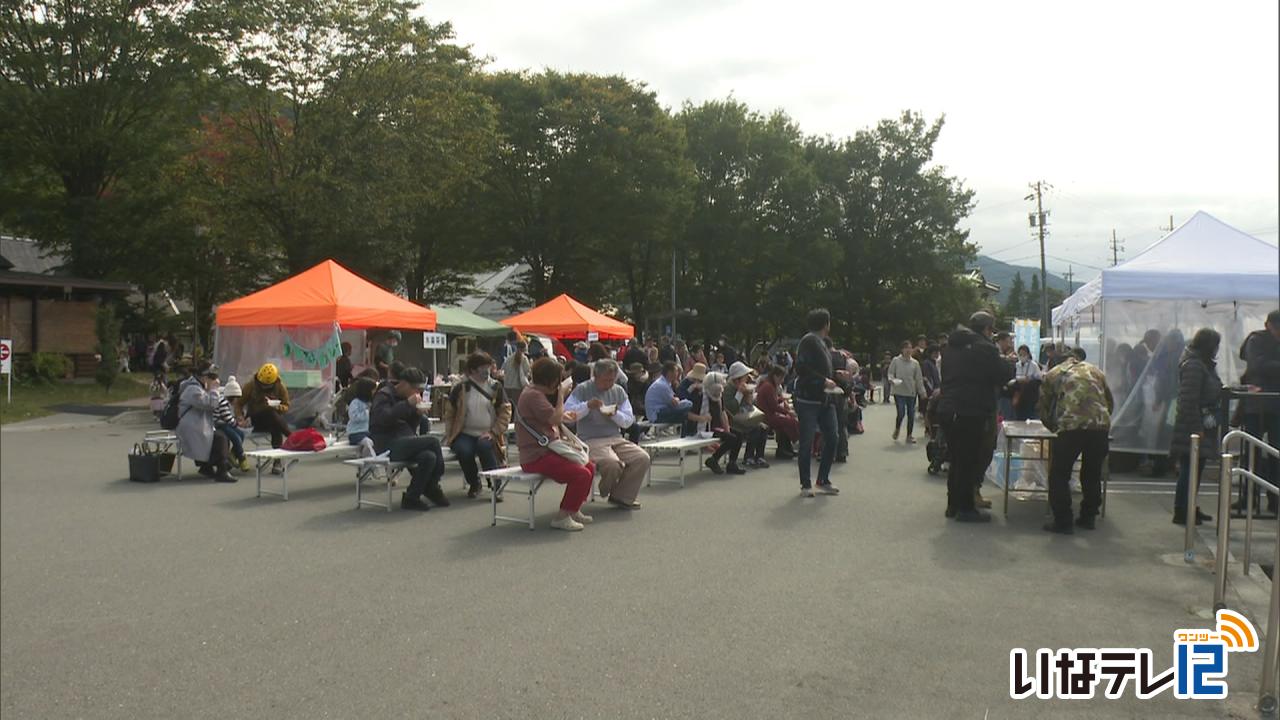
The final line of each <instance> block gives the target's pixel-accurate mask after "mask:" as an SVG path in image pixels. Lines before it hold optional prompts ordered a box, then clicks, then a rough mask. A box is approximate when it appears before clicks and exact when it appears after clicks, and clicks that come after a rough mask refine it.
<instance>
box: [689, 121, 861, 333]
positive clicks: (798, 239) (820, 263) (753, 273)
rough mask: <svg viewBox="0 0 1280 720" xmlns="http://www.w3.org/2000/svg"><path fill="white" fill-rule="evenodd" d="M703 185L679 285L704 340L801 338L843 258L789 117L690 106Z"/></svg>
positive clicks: (827, 206)
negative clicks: (810, 309) (801, 326)
mask: <svg viewBox="0 0 1280 720" xmlns="http://www.w3.org/2000/svg"><path fill="white" fill-rule="evenodd" d="M678 120H679V121H680V122H681V123H682V124H683V125H684V128H685V134H686V136H687V138H688V145H689V156H690V158H691V159H692V160H693V165H694V172H695V178H696V179H695V184H694V190H693V211H692V215H691V216H690V220H689V223H688V225H687V228H686V231H685V235H684V242H683V248H684V253H685V255H686V258H685V259H686V269H685V271H684V272H683V273H682V274H681V276H680V277H679V278H678V282H677V284H678V287H679V288H682V289H684V292H685V293H686V295H687V296H688V297H689V299H690V300H689V302H690V304H691V305H692V306H693V307H696V308H697V309H698V317H697V318H696V320H695V321H694V323H693V325H694V327H695V328H696V329H697V330H698V331H701V332H702V333H703V336H704V337H716V336H719V335H721V334H725V335H728V336H730V337H732V338H735V339H736V340H739V341H744V348H743V349H744V350H745V349H747V348H749V347H751V345H752V344H753V343H754V342H755V341H757V340H772V339H776V338H778V337H781V336H787V335H792V334H794V333H795V332H796V331H797V330H798V328H797V327H796V325H797V323H796V318H797V317H801V316H802V315H803V312H804V311H805V309H806V306H807V305H810V304H814V303H815V300H818V301H819V302H820V301H821V300H820V298H823V297H824V296H826V295H827V293H826V289H827V288H828V287H829V285H830V278H831V271H830V269H831V267H832V264H833V261H834V260H835V258H836V257H837V249H836V247H835V246H834V244H833V243H832V242H831V240H830V237H829V228H830V226H831V224H832V223H833V222H834V220H835V213H834V210H835V207H834V203H833V202H832V200H831V199H830V198H829V197H826V196H824V194H823V193H822V186H821V185H820V184H819V181H818V176H817V173H815V171H814V168H813V163H812V162H811V158H810V157H808V156H807V148H806V141H805V138H804V136H803V134H802V133H801V132H800V129H799V128H798V127H797V126H796V125H795V123H794V122H792V121H791V119H790V118H788V117H787V116H786V115H785V114H783V113H780V112H779V113H774V114H772V115H769V116H764V115H761V114H759V113H755V112H752V111H751V110H750V109H749V108H748V107H747V106H746V105H744V104H743V103H740V102H738V101H736V100H733V99H729V100H723V101H710V102H706V103H703V104H702V105H698V106H693V105H686V106H685V107H684V108H683V110H682V111H681V112H680V114H679V116H678Z"/></svg>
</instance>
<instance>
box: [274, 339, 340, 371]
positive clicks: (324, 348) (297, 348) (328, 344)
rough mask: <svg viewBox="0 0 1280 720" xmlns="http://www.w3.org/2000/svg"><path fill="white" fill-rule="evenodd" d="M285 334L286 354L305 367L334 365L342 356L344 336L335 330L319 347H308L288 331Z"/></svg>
mask: <svg viewBox="0 0 1280 720" xmlns="http://www.w3.org/2000/svg"><path fill="white" fill-rule="evenodd" d="M283 334H284V356H285V357H286V358H293V359H294V360H296V361H298V362H300V363H302V365H303V366H304V367H309V368H322V367H328V366H329V365H332V364H333V362H334V361H335V360H337V359H338V358H339V357H341V356H342V337H341V336H339V335H338V331H337V330H334V332H333V335H331V336H330V337H329V339H328V340H326V341H325V343H324V344H323V345H321V346H320V347H318V348H308V347H303V346H302V345H299V344H298V343H297V342H294V339H293V338H291V337H289V334H288V333H283Z"/></svg>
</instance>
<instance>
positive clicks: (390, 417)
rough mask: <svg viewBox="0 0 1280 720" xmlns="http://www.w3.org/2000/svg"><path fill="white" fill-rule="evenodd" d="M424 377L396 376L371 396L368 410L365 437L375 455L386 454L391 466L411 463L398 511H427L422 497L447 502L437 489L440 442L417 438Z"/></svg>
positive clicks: (410, 372) (409, 371)
mask: <svg viewBox="0 0 1280 720" xmlns="http://www.w3.org/2000/svg"><path fill="white" fill-rule="evenodd" d="M426 381H427V379H426V376H424V375H423V374H422V371H421V370H419V369H418V368H416V367H407V368H405V369H404V370H402V371H401V372H400V377H399V379H397V380H396V382H395V383H394V384H391V383H388V384H385V385H383V386H382V387H381V388H379V389H378V391H377V392H376V393H374V395H373V406H372V407H371V408H370V409H369V436H370V437H371V438H373V448H374V450H375V451H377V452H378V453H383V452H387V451H390V453H391V461H392V462H407V463H413V464H414V468H413V470H411V471H410V472H411V473H412V480H410V481H409V487H407V488H406V489H405V491H404V494H402V495H401V496H400V508H401V509H402V510H429V509H431V508H430V506H429V505H427V503H426V502H425V501H423V499H422V498H423V496H424V495H425V496H426V498H427V499H428V500H430V501H431V502H432V503H434V504H436V505H439V506H441V507H448V505H449V499H448V498H446V497H445V496H444V490H443V489H442V488H441V487H440V477H441V476H442V475H444V453H443V452H442V451H441V449H440V441H439V440H437V439H436V438H434V437H431V436H430V435H419V434H418V426H419V420H420V419H421V418H422V416H423V415H425V414H426V412H427V411H426V409H425V404H424V403H423V402H422V388H423V385H425V384H426Z"/></svg>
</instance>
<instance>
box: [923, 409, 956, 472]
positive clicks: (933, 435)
mask: <svg viewBox="0 0 1280 720" xmlns="http://www.w3.org/2000/svg"><path fill="white" fill-rule="evenodd" d="M941 396H942V391H941V390H934V391H933V394H932V395H930V396H929V402H928V409H927V410H925V415H924V434H925V436H926V437H928V438H929V442H928V444H926V445H925V446H924V453H925V457H927V458H928V459H929V474H930V475H937V474H939V473H941V472H942V471H943V470H945V469H946V467H945V466H946V464H947V463H948V462H950V459H951V458H950V455H949V451H948V449H947V432H946V430H944V429H943V427H942V424H941V423H939V422H938V400H939V399H940V398H941Z"/></svg>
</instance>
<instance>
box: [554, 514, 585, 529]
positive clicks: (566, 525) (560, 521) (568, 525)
mask: <svg viewBox="0 0 1280 720" xmlns="http://www.w3.org/2000/svg"><path fill="white" fill-rule="evenodd" d="M551 527H553V528H555V529H556V530H568V531H570V532H574V531H577V530H581V529H582V528H584V527H586V525H583V524H582V523H580V522H578V521H577V520H574V519H573V516H572V515H565V516H564V517H558V518H556V519H555V520H552V521H551Z"/></svg>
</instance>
